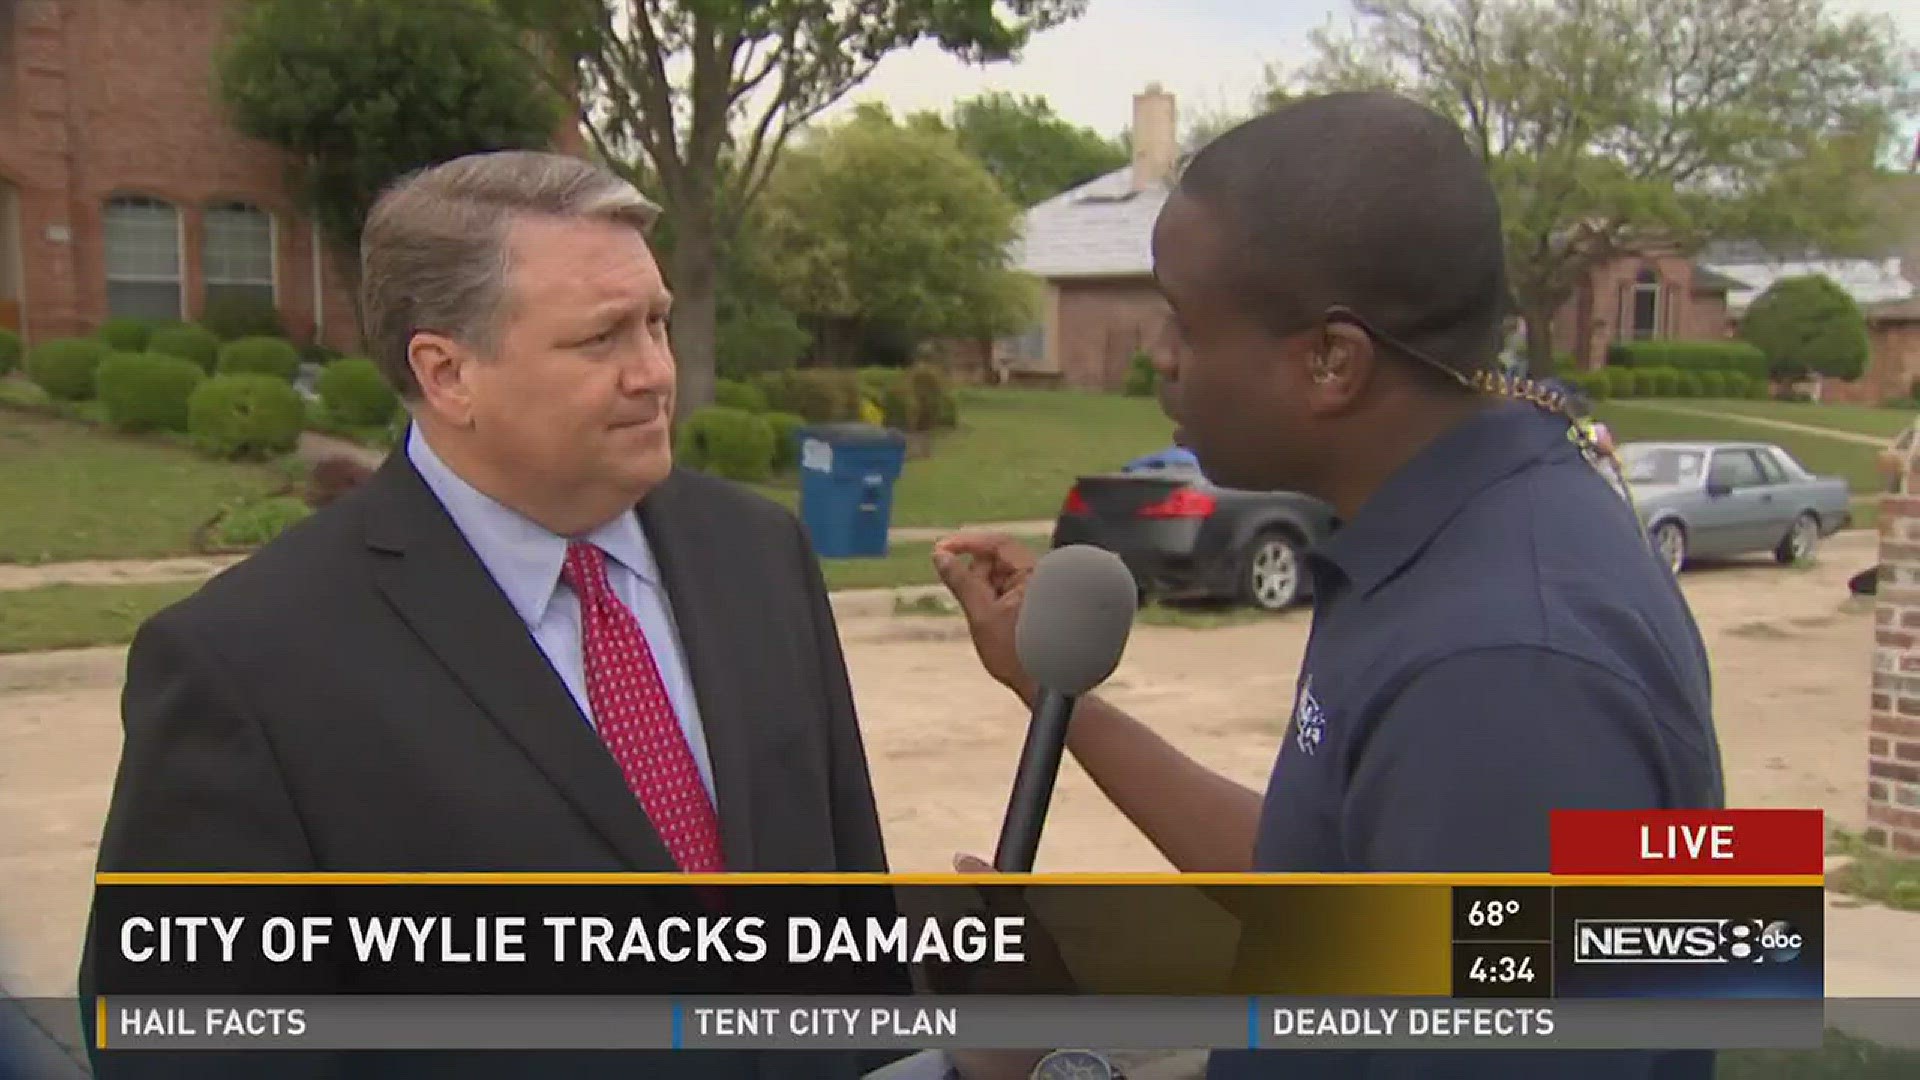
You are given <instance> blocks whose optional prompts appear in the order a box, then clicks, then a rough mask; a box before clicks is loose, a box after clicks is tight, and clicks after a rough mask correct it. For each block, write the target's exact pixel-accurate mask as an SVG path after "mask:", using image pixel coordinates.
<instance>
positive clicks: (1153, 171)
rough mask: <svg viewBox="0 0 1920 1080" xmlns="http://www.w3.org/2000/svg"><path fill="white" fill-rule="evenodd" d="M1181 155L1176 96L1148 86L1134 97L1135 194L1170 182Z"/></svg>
mask: <svg viewBox="0 0 1920 1080" xmlns="http://www.w3.org/2000/svg"><path fill="white" fill-rule="evenodd" d="M1179 153H1180V143H1179V140H1177V139H1176V138H1175V137H1174V108H1173V95H1172V94H1169V93H1167V92H1166V91H1165V90H1162V89H1161V88H1160V84H1159V83H1157V82H1156V83H1148V84H1147V89H1146V91H1145V92H1144V93H1139V94H1135V95H1133V190H1135V191H1145V190H1146V189H1147V188H1150V187H1153V186H1155V185H1157V184H1165V183H1167V182H1169V181H1171V180H1172V179H1173V169H1174V165H1175V163H1176V162H1177V161H1178V159H1179Z"/></svg>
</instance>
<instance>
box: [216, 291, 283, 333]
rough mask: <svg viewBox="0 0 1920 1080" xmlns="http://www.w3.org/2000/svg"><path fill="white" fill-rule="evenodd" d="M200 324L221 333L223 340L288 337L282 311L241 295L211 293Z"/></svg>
mask: <svg viewBox="0 0 1920 1080" xmlns="http://www.w3.org/2000/svg"><path fill="white" fill-rule="evenodd" d="M200 325H201V326H204V327H206V328H207V329H208V330H211V331H213V332H214V333H215V334H217V335H219V337H220V340H221V341H238V340H240V339H241V338H249V337H285V336H286V333H287V331H286V327H285V326H283V325H281V322H280V312H278V311H276V310H275V309H274V306H273V305H272V304H270V303H265V302H263V301H260V300H250V299H246V298H243V297H238V296H210V297H208V298H207V306H206V310H204V311H202V312H201V313H200Z"/></svg>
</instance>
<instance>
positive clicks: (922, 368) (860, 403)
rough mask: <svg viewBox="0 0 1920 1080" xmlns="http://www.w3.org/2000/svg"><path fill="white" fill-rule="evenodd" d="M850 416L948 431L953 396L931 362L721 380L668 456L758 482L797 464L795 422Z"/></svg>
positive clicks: (953, 418) (954, 410) (954, 415)
mask: <svg viewBox="0 0 1920 1080" xmlns="http://www.w3.org/2000/svg"><path fill="white" fill-rule="evenodd" d="M853 420H863V421H865V422H867V423H870V424H884V425H886V426H888V427H893V428H899V429H900V430H902V431H931V430H934V429H937V428H950V427H953V426H955V425H956V424H957V423H958V422H959V400H958V398H956V397H955V395H954V392H953V388H952V386H951V385H950V383H949V382H948V379H947V375H946V372H944V371H943V370H941V369H940V368H938V367H936V366H934V365H931V364H916V365H914V366H913V367H910V368H905V369H901V368H862V369H859V370H853V369H848V368H810V369H805V370H781V371H768V372H762V373H760V374H759V375H758V376H756V377H754V378H753V379H752V380H751V381H741V380H736V379H721V380H719V381H718V382H717V383H715V385H714V403H713V404H712V405H709V406H707V407H706V408H704V409H696V410H694V412H693V413H692V414H690V415H689V416H687V417H686V418H685V419H683V420H682V421H681V423H680V430H679V432H678V434H677V435H676V437H675V444H674V455H675V456H676V457H677V458H678V459H679V461H680V463H681V464H682V465H685V466H687V467H688V468H691V469H698V470H700V471H702V472H709V473H713V474H715V475H717V476H724V477H726V478H728V479H730V480H743V481H748V482H754V481H760V480H765V479H767V478H768V477H770V476H772V475H774V474H776V473H782V472H786V471H788V470H790V469H792V468H793V467H794V466H795V465H797V464H798V461H797V459H796V455H797V453H798V447H797V445H796V443H797V440H796V438H795V434H794V433H795V432H796V431H798V430H799V429H800V428H801V427H803V426H805V425H807V424H825V423H835V422H843V421H853Z"/></svg>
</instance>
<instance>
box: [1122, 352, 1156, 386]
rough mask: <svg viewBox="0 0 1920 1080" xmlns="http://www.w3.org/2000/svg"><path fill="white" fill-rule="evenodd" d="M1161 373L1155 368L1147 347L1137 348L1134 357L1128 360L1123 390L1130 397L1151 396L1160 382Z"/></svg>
mask: <svg viewBox="0 0 1920 1080" xmlns="http://www.w3.org/2000/svg"><path fill="white" fill-rule="evenodd" d="M1159 381H1160V373H1159V372H1157V371H1155V370H1154V369H1153V356H1152V354H1150V353H1148V352H1147V350H1145V349H1135V350H1134V351H1133V359H1132V360H1130V361H1128V362H1127V381H1126V383H1125V385H1124V386H1122V388H1121V391H1122V392H1123V393H1125V394H1126V395H1127V396H1128V397H1151V396H1152V395H1153V392H1154V388H1155V387H1156V386H1157V385H1158V384H1159Z"/></svg>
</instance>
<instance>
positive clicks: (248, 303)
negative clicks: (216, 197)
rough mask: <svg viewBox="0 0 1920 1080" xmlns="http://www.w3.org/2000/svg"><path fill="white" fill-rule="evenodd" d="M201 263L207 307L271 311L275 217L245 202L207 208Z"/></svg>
mask: <svg viewBox="0 0 1920 1080" xmlns="http://www.w3.org/2000/svg"><path fill="white" fill-rule="evenodd" d="M200 263H201V267H202V269H203V270H204V271H205V273H206V278H207V306H208V307H216V306H223V307H224V306H226V305H229V304H231V305H234V306H237V307H244V308H247V309H253V310H261V309H271V308H272V307H273V306H274V288H273V218H272V217H271V216H269V215H268V214H267V213H266V211H264V210H261V209H259V208H258V207H253V206H248V205H247V204H246V203H222V204H220V205H218V206H211V207H208V208H207V214H206V240H205V243H204V245H203V248H202V250H201V253H200Z"/></svg>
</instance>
